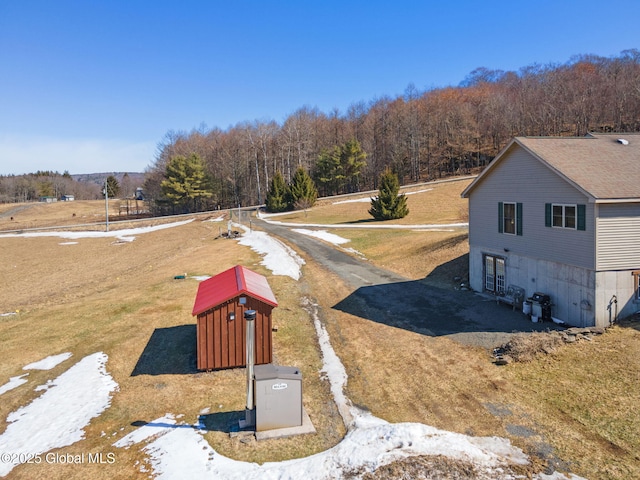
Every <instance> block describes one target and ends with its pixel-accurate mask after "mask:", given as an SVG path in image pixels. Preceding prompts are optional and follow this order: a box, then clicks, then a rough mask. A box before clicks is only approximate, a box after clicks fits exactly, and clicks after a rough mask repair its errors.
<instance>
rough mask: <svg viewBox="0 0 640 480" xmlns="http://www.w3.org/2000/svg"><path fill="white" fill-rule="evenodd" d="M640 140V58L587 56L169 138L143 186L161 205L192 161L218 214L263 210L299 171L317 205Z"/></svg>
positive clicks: (631, 53)
mask: <svg viewBox="0 0 640 480" xmlns="http://www.w3.org/2000/svg"><path fill="white" fill-rule="evenodd" d="M639 129H640V51H638V50H626V51H623V52H621V54H620V55H618V56H616V57H610V58H604V57H599V56H593V55H581V56H577V57H575V58H572V59H571V60H570V61H568V62H566V63H564V64H560V65H555V64H554V65H546V66H541V65H531V66H527V67H524V68H521V69H520V70H519V71H517V72H516V71H500V70H489V69H486V68H478V69H476V70H474V71H473V72H471V73H470V74H469V75H468V76H467V78H466V79H465V80H464V81H463V82H462V83H461V84H460V85H459V86H457V87H446V88H435V89H430V90H426V91H419V90H417V89H416V88H415V87H414V86H413V85H410V86H409V87H407V89H406V91H405V92H404V94H403V95H399V96H397V97H395V98H392V97H388V96H385V97H381V98H377V99H374V100H372V101H370V102H369V103H364V102H359V103H354V104H352V105H351V106H350V107H349V108H348V109H347V111H346V112H344V113H341V112H339V111H338V110H334V111H331V112H329V113H324V112H321V111H319V110H318V109H317V108H311V107H306V106H305V107H302V108H300V109H298V110H297V111H295V112H294V113H293V114H291V115H289V116H288V117H287V118H286V119H285V120H284V121H283V123H282V124H278V123H276V122H275V121H253V122H244V123H240V124H238V125H236V126H234V127H231V128H229V129H227V130H221V129H219V128H215V127H214V128H207V127H206V126H204V125H201V126H200V127H199V128H197V129H194V130H193V131H191V132H174V131H170V132H168V133H167V134H166V135H165V137H164V138H163V139H162V141H161V142H160V143H159V144H158V149H157V154H156V159H155V164H154V165H153V166H152V167H151V168H150V169H149V171H148V172H147V176H146V181H145V194H146V195H147V198H151V199H162V198H163V194H162V189H161V187H160V185H161V183H162V181H164V180H165V177H166V173H167V167H168V165H169V162H170V161H171V159H172V158H174V157H176V156H182V157H188V156H189V155H191V154H196V155H197V156H198V157H199V158H200V159H201V160H202V162H203V165H204V169H205V172H206V175H207V177H208V179H209V183H208V186H207V188H208V189H209V191H210V192H211V196H210V197H209V198H208V203H209V205H212V204H213V205H216V206H219V207H222V208H227V207H236V206H238V205H242V206H246V205H254V204H261V203H264V202H265V200H266V192H267V191H268V190H269V186H270V184H271V181H272V179H273V178H274V176H276V175H277V174H278V173H279V174H281V175H282V176H283V179H284V181H285V182H286V183H290V182H291V181H292V179H293V176H294V174H295V172H296V171H297V170H298V168H302V169H304V170H305V171H306V172H308V173H309V175H310V176H311V178H312V179H313V181H314V183H315V185H316V186H317V187H318V190H319V193H320V195H323V196H324V195H334V194H339V193H347V192H353V191H361V190H371V189H376V188H378V182H379V179H380V177H381V174H382V173H383V172H384V171H385V169H391V170H392V171H393V172H394V173H395V174H396V175H397V176H398V178H399V179H400V182H401V183H402V184H406V183H412V182H419V181H427V180H433V179H436V178H440V177H444V176H451V175H458V174H467V173H470V172H476V171H479V170H480V169H481V168H482V167H484V166H486V165H487V164H488V163H489V162H490V161H491V160H492V159H493V158H494V157H495V156H496V154H497V153H498V152H499V151H500V150H501V149H502V148H503V147H504V146H505V145H506V144H507V143H508V141H509V140H510V139H511V138H512V137H514V136H524V135H534V136H582V135H585V134H586V133H587V132H589V131H598V132H625V131H627V132H630V131H638V130H639Z"/></svg>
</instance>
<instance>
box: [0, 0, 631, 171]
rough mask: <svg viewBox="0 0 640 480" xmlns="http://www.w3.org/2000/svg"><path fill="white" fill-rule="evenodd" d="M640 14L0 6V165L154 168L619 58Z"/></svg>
mask: <svg viewBox="0 0 640 480" xmlns="http://www.w3.org/2000/svg"><path fill="white" fill-rule="evenodd" d="M638 18H640V2H638V1H637V0H621V1H615V0H614V1H611V2H608V3H606V4H603V3H602V2H601V1H592V0H582V1H577V0H576V1H574V0H554V1H546V0H544V1H530V2H519V1H514V0H510V1H503V0H484V1H471V0H458V1H451V2H445V1H437V2H432V1H403V0H395V1H393V2H392V1H388V2H385V1H379V0H368V1H348V0H343V1H334V0H325V1H315V2H311V1H304V0H297V1H268V0H262V1H245V0H235V1H214V0H209V1H194V0H181V1H180V2H178V1H172V2H169V1H163V0H155V1H141V0H139V1H136V0H129V1H120V0H112V1H107V0H103V1H97V0H93V1H92V0H85V1H67V0H57V1H43V0H24V1H15V0H0V174H4V175H6V174H21V173H29V172H35V171H36V170H55V171H59V172H61V173H62V172H64V171H69V172H70V173H72V174H75V173H92V172H111V171H144V170H145V168H146V167H148V166H149V165H151V164H152V163H153V159H154V154H155V151H156V145H157V143H158V142H160V141H161V140H162V138H163V136H164V135H165V133H166V132H168V131H169V130H175V131H179V130H185V131H189V130H191V129H193V128H198V127H199V126H200V125H201V124H206V125H207V126H208V127H214V126H216V127H220V128H222V129H227V128H228V127H230V126H233V125H235V124H237V123H239V122H243V121H254V120H268V119H272V120H275V121H276V122H278V123H282V121H283V120H284V119H285V118H286V117H287V116H288V115H290V114H291V113H293V112H295V111H296V110H297V109H298V108H300V107H302V106H310V107H317V108H318V109H320V110H321V111H323V112H326V113H329V112H331V111H332V110H333V109H338V110H339V111H340V112H341V113H344V112H345V111H346V110H347V108H348V107H349V105H351V104H353V103H356V102H359V101H364V102H366V103H368V102H370V101H372V100H375V99H376V98H379V97H382V96H385V95H388V96H391V97H394V96H397V95H400V94H402V93H403V92H404V91H405V89H406V88H407V86H408V85H410V84H413V85H415V87H416V88H417V89H418V90H425V89H429V88H434V87H444V86H449V85H458V84H459V83H460V82H461V81H463V80H464V78H465V77H466V76H467V75H468V74H469V73H470V72H471V71H473V70H474V69H475V68H477V67H486V68H488V69H496V70H519V69H520V68H521V67H525V66H528V65H532V64H542V65H546V64H553V63H564V62H566V61H568V60H569V59H570V58H571V57H572V56H573V55H577V54H595V55H600V56H604V57H612V56H617V55H619V54H620V52H621V51H623V50H626V49H632V48H640V33H639V32H640V30H639V29H638V23H637V21H638Z"/></svg>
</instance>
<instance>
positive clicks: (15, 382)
mask: <svg viewBox="0 0 640 480" xmlns="http://www.w3.org/2000/svg"><path fill="white" fill-rule="evenodd" d="M28 375H29V374H28V373H25V374H23V375H18V376H17V377H11V378H10V379H9V381H8V382H7V383H5V384H4V385H0V395H2V394H3V393H5V392H8V391H9V390H13V389H14V388H18V387H19V386H20V385H22V384H24V383H27V381H26V380H25V379H24V377H26V376H28Z"/></svg>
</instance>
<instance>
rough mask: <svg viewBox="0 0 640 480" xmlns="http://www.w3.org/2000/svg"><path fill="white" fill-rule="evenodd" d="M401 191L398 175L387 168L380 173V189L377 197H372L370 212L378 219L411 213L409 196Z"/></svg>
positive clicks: (393, 217)
mask: <svg viewBox="0 0 640 480" xmlns="http://www.w3.org/2000/svg"><path fill="white" fill-rule="evenodd" d="M399 191H400V182H399V181H398V176H397V175H396V174H395V173H393V172H392V171H391V170H390V169H389V168H387V169H386V170H385V171H384V172H383V173H382V175H380V190H379V193H378V196H377V197H376V198H372V199H371V209H370V210H369V214H370V215H371V216H372V217H373V218H375V219H376V220H394V219H396V218H403V217H406V216H407V214H408V213H409V209H408V208H407V197H406V196H405V194H404V193H403V194H402V195H398V192H399Z"/></svg>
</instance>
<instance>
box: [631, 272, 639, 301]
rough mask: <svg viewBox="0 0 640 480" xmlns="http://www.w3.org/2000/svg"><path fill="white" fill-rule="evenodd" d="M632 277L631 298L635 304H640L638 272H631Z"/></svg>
mask: <svg viewBox="0 0 640 480" xmlns="http://www.w3.org/2000/svg"><path fill="white" fill-rule="evenodd" d="M631 275H633V289H634V293H633V298H634V300H635V301H636V302H640V270H637V271H635V272H631Z"/></svg>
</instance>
